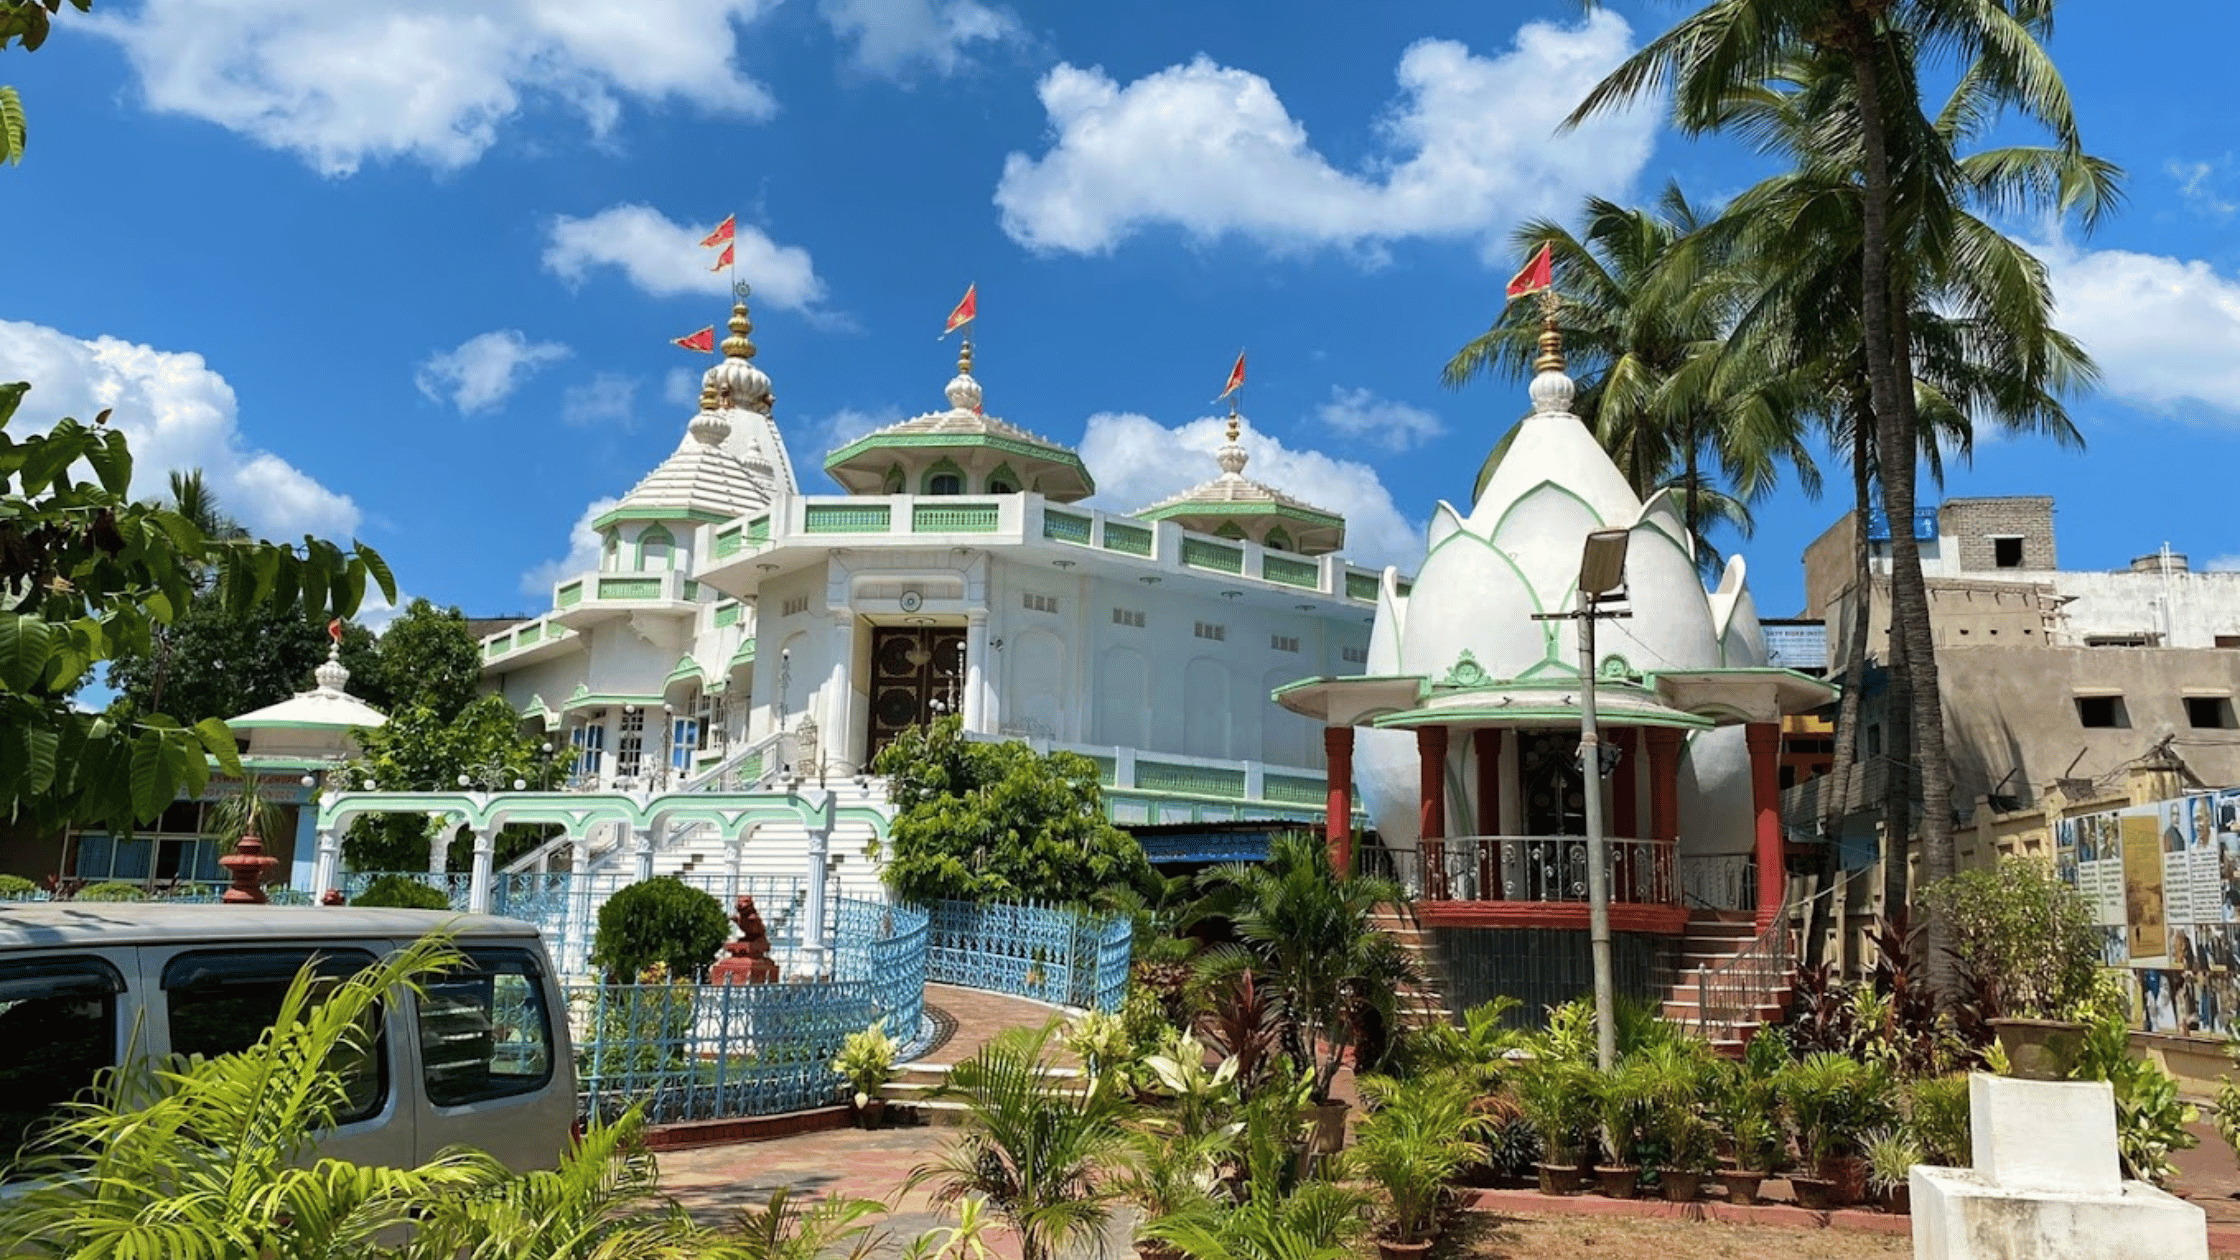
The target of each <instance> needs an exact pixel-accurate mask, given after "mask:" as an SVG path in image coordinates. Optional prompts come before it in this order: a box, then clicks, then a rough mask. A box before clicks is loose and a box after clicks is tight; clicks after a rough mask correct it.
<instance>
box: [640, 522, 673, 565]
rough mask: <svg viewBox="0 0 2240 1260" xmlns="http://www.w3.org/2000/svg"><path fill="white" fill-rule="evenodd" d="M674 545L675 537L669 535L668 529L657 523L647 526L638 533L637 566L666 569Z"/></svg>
mask: <svg viewBox="0 0 2240 1260" xmlns="http://www.w3.org/2000/svg"><path fill="white" fill-rule="evenodd" d="M676 545H677V544H676V539H674V538H671V537H670V536H669V531H668V530H666V529H663V528H662V527H660V526H659V525H649V526H647V527H646V531H645V532H644V533H642V534H640V535H638V568H639V569H641V570H653V569H662V570H666V569H668V568H669V567H670V556H671V553H672V552H673V551H674V550H675V548H676Z"/></svg>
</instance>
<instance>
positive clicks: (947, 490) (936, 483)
mask: <svg viewBox="0 0 2240 1260" xmlns="http://www.w3.org/2000/svg"><path fill="white" fill-rule="evenodd" d="M923 493H925V494H963V493H964V469H962V468H959V467H957V465H956V462H955V461H953V460H947V459H943V460H938V461H936V462H935V463H934V465H933V467H931V468H928V469H926V479H925V489H924V490H923Z"/></svg>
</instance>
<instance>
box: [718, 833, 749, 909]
mask: <svg viewBox="0 0 2240 1260" xmlns="http://www.w3.org/2000/svg"><path fill="white" fill-rule="evenodd" d="M746 847H747V837H746V833H745V832H741V831H734V832H732V833H731V834H730V835H728V836H726V837H724V841H723V910H724V913H725V914H729V913H730V912H731V908H732V907H733V906H736V905H738V904H739V867H740V865H741V863H742V862H743V860H744V859H745V856H746V855H745V852H744V851H745V849H746Z"/></svg>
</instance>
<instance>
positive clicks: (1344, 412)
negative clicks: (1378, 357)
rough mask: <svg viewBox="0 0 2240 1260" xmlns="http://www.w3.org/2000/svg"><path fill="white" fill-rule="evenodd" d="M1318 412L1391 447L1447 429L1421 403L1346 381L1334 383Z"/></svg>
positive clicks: (1353, 434) (1343, 429) (1353, 433)
mask: <svg viewBox="0 0 2240 1260" xmlns="http://www.w3.org/2000/svg"><path fill="white" fill-rule="evenodd" d="M1315 416H1316V418H1318V419H1320V420H1321V421H1322V422H1323V423H1324V424H1327V425H1329V426H1330V427H1331V428H1333V429H1336V430H1337V431H1338V432H1340V433H1343V434H1345V435H1346V436H1347V437H1350V438H1356V439H1359V440H1361V441H1364V442H1369V443H1371V444H1373V445H1376V446H1381V447H1384V448H1385V449H1386V450H1390V451H1404V450H1407V449H1408V448H1409V447H1411V446H1417V445H1420V444H1422V443H1424V442H1428V441H1430V440H1431V439H1432V438H1435V437H1438V436H1439V435H1440V434H1442V433H1445V432H1446V431H1447V426H1446V425H1444V424H1441V423H1440V422H1439V417H1437V416H1435V415H1433V414H1431V413H1430V412H1428V411H1425V410H1424V409H1423V408H1421V407H1416V406H1411V405H1410V404H1408V403H1404V402H1396V401H1394V400H1393V399H1390V398H1379V397H1377V396H1376V395H1375V394H1373V393H1371V392H1370V391H1368V390H1366V389H1347V388H1346V387H1345V386H1343V385H1332V386H1331V387H1330V400H1329V401H1328V402H1325V403H1323V404H1322V405H1321V406H1320V407H1317V408H1316V409H1315Z"/></svg>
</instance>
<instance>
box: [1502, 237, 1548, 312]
mask: <svg viewBox="0 0 2240 1260" xmlns="http://www.w3.org/2000/svg"><path fill="white" fill-rule="evenodd" d="M1555 282H1556V279H1555V260H1554V259H1552V258H1550V257H1549V256H1548V247H1547V245H1545V244H1542V245H1541V246H1540V252H1539V253H1537V254H1534V255H1533V256H1532V261H1531V262H1528V263H1526V264H1525V265H1524V270H1523V271H1520V272H1518V273H1517V275H1516V278H1515V279H1513V280H1511V281H1509V300H1510V301H1512V302H1513V301H1515V300H1517V299H1518V298H1521V297H1523V296H1524V295H1525V294H1527V293H1538V292H1539V291H1540V290H1542V289H1546V288H1550V287H1553V286H1554V284H1555Z"/></svg>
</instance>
